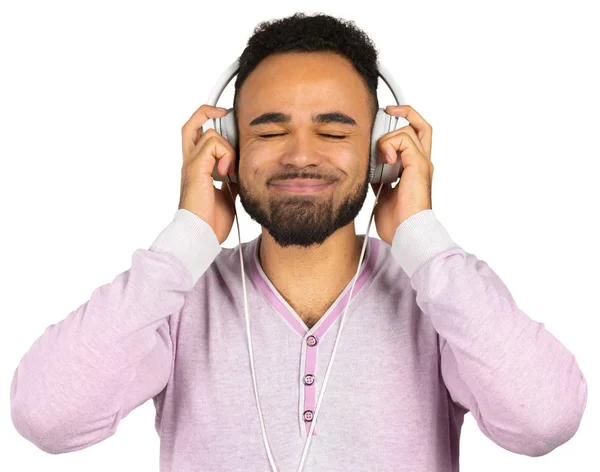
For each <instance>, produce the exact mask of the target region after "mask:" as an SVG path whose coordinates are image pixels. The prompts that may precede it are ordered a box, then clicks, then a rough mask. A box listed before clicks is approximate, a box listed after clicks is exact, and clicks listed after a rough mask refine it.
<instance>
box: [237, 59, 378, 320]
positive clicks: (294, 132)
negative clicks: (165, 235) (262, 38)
mask: <svg viewBox="0 0 600 472" xmlns="http://www.w3.org/2000/svg"><path fill="white" fill-rule="evenodd" d="M239 94H240V95H239V106H238V108H237V113H238V132H239V145H240V148H239V156H240V157H239V159H240V161H239V196H240V201H241V203H242V205H243V206H244V209H245V210H246V212H247V213H248V214H249V215H250V217H251V218H252V219H254V220H255V221H256V222H258V223H259V224H260V225H261V226H262V237H261V245H260V248H259V259H260V263H261V266H262V268H263V270H264V272H265V274H266V275H267V277H268V278H269V280H270V281H271V283H273V285H274V286H275V287H276V288H277V290H278V291H279V292H280V293H281V294H282V296H284V298H286V301H288V303H290V305H291V306H292V307H293V308H294V309H295V310H296V311H297V312H298V314H299V315H300V316H301V317H302V318H303V319H304V320H305V322H308V323H309V324H311V325H312V324H314V323H315V322H316V321H317V320H318V318H319V317H320V316H322V315H323V313H324V312H325V311H326V310H327V309H328V308H329V306H330V304H331V303H332V302H333V301H334V300H335V299H336V298H337V297H338V296H339V294H340V293H341V291H342V290H343V289H344V287H345V286H346V285H347V284H348V283H349V282H350V281H351V279H352V277H353V276H354V275H355V273H356V269H357V267H358V261H359V257H360V251H361V247H362V238H358V237H357V235H356V231H355V226H354V219H355V218H356V216H357V215H358V213H359V211H360V209H361V208H362V205H363V203H364V201H365V198H366V196H367V193H368V188H369V182H368V159H369V147H370V132H371V124H372V111H371V106H370V95H369V92H368V88H367V86H366V84H365V83H364V81H363V79H362V77H361V76H360V75H359V74H358V72H356V71H355V70H354V68H353V66H352V64H351V62H350V61H349V60H348V59H346V58H345V57H343V56H340V55H337V54H335V53H330V52H309V53H305V52H286V53H278V54H273V55H271V56H268V57H267V58H266V59H264V60H263V61H262V62H261V63H260V64H259V65H258V66H257V67H256V69H255V70H253V71H252V73H251V74H250V75H249V76H248V78H247V79H246V81H245V82H244V84H243V85H242V88H241V89H240V92H239ZM266 112H281V113H286V114H289V115H291V120H290V121H289V122H287V123H266V124H262V125H258V126H250V122H251V121H252V120H254V119H255V118H256V117H258V116H259V115H261V114H263V113H266ZM330 112H341V113H344V114H346V115H349V116H350V117H352V118H353V119H354V120H355V121H356V125H350V124H344V123H338V122H332V123H315V122H313V120H312V118H311V117H312V115H314V114H318V113H330ZM263 134H283V135H282V136H276V137H271V138H264V137H260V136H259V135H263ZM323 134H332V135H338V136H342V135H344V136H346V137H345V138H343V139H335V138H331V137H328V136H324V135H323ZM288 178H314V179H320V182H324V181H325V182H332V185H331V186H330V187H329V188H327V189H325V190H323V191H321V192H319V193H315V194H299V193H287V192H280V191H277V190H275V189H273V188H272V187H271V186H270V184H271V183H272V182H273V181H277V180H282V179H283V180H287V179H288Z"/></svg>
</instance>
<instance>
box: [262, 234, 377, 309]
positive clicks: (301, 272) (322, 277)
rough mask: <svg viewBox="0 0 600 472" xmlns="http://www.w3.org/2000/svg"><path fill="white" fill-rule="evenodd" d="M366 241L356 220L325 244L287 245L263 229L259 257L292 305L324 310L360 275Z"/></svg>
mask: <svg viewBox="0 0 600 472" xmlns="http://www.w3.org/2000/svg"><path fill="white" fill-rule="evenodd" d="M363 242H364V236H357V235H356V234H355V232H354V223H351V224H349V225H347V226H345V227H344V228H340V229H339V230H338V231H336V232H335V233H334V234H332V235H331V236H330V237H329V238H327V240H325V241H324V242H323V244H321V245H314V246H312V247H309V248H304V247H299V246H289V247H285V248H283V247H281V246H279V245H278V244H277V243H276V242H275V240H274V239H273V238H272V237H271V236H270V235H269V233H268V232H267V231H266V230H265V229H263V231H262V234H261V237H260V240H259V246H258V259H259V261H260V265H261V267H262V269H263V271H264V273H265V275H266V276H267V277H268V278H269V280H270V281H271V283H272V284H273V285H274V286H275V288H277V290H278V291H279V293H280V294H281V295H282V296H283V297H284V298H285V299H286V301H287V302H288V303H289V304H290V306H292V307H293V308H294V309H296V310H297V311H298V309H299V308H302V309H304V310H305V311H309V310H311V309H314V310H315V311H318V312H321V311H323V312H324V311H326V310H327V309H328V308H329V306H330V304H331V303H332V302H333V301H335V299H337V297H338V296H339V294H340V293H341V292H342V290H343V289H344V288H345V287H346V286H347V285H348V283H349V282H350V281H351V280H352V278H353V277H354V276H355V275H356V270H357V269H358V261H359V259H360V254H361V251H362V245H363ZM365 255H366V251H365ZM323 308H324V310H323ZM322 314H323V313H320V315H322ZM312 316H314V314H313V315H312Z"/></svg>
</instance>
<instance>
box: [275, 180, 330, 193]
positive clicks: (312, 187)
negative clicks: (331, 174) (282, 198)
mask: <svg viewBox="0 0 600 472" xmlns="http://www.w3.org/2000/svg"><path fill="white" fill-rule="evenodd" d="M331 185H332V183H331V182H323V181H322V180H319V181H316V180H315V179H294V180H287V181H279V182H277V183H274V184H271V187H273V188H274V189H276V190H281V191H285V192H294V193H316V192H320V191H321V190H324V189H326V188H329V187H330V186H331Z"/></svg>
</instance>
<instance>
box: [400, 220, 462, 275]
mask: <svg viewBox="0 0 600 472" xmlns="http://www.w3.org/2000/svg"><path fill="white" fill-rule="evenodd" d="M454 247H459V246H458V245H457V244H456V243H455V242H454V241H453V240H452V239H451V238H450V235H449V234H448V232H447V231H446V229H445V228H444V227H443V226H442V224H441V223H440V222H439V221H438V219H437V218H436V217H435V215H434V213H433V210H431V209H427V210H422V211H420V212H419V213H416V214H414V215H412V216H410V217H409V218H407V219H406V220H404V221H403V222H402V223H401V224H400V226H398V228H397V229H396V233H395V234H394V238H393V239H392V249H391V251H392V255H393V257H394V259H396V261H398V263H399V264H400V266H401V267H402V269H404V271H405V272H406V273H407V274H408V276H409V277H411V276H412V274H413V273H414V272H415V271H416V270H417V269H418V268H419V267H420V266H421V265H423V264H424V263H425V262H427V261H428V260H430V259H432V258H433V257H434V256H436V255H437V254H439V253H441V252H443V251H446V250H448V249H451V248H454Z"/></svg>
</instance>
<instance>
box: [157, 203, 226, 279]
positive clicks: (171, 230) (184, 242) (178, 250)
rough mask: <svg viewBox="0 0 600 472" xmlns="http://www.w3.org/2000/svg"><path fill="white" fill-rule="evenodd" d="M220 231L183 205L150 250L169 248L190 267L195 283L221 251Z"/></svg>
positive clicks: (169, 251) (162, 250)
mask: <svg viewBox="0 0 600 472" xmlns="http://www.w3.org/2000/svg"><path fill="white" fill-rule="evenodd" d="M222 249H223V248H222V247H221V245H220V244H219V240H218V239H217V235H216V234H215V232H214V231H213V229H212V227H211V226H210V225H209V224H208V223H207V222H205V221H204V220H203V219H202V218H200V217H199V216H197V215H196V214H195V213H192V212H191V211H189V210H186V209H184V208H180V209H179V210H177V211H176V212H175V216H174V218H173V221H171V223H170V224H169V225H168V226H167V227H166V228H165V229H163V230H162V231H161V233H160V234H159V235H158V237H157V238H156V239H155V241H154V242H153V243H152V244H151V246H150V248H149V250H150V251H156V252H167V253H169V254H172V255H173V256H175V257H177V258H178V259H179V260H181V261H182V262H183V263H184V264H185V265H186V266H187V268H188V269H189V270H190V272H191V274H192V278H193V282H194V285H196V282H197V281H198V279H199V278H200V277H201V276H202V274H203V273H204V272H205V271H206V270H207V269H208V268H209V266H210V265H211V264H212V263H213V261H214V260H215V258H216V257H217V256H218V255H219V253H220V252H221V251H222Z"/></svg>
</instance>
